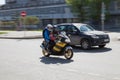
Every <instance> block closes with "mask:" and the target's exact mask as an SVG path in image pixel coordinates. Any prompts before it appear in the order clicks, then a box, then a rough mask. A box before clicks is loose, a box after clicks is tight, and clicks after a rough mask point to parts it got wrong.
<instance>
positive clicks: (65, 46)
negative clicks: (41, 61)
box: [40, 32, 73, 59]
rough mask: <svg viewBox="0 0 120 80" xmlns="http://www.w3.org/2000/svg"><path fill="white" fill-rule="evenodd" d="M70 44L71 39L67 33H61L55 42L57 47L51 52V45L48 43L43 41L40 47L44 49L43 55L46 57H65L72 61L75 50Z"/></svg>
mask: <svg viewBox="0 0 120 80" xmlns="http://www.w3.org/2000/svg"><path fill="white" fill-rule="evenodd" d="M69 43H70V39H69V37H68V36H67V35H66V33H65V32H61V33H60V34H59V35H58V38H57V39H56V40H55V45H54V46H53V47H52V49H51V50H50V49H49V48H48V46H49V44H48V43H47V42H46V41H43V42H42V44H41V46H40V47H41V48H42V53H43V55H44V56H45V57H49V56H50V55H55V56H64V57H65V58H66V59H71V58H72V57H73V49H72V47H71V46H70V45H69Z"/></svg>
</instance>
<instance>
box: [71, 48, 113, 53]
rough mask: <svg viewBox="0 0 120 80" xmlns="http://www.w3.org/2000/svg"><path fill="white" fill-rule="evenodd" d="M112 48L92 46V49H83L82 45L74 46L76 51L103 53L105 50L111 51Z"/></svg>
mask: <svg viewBox="0 0 120 80" xmlns="http://www.w3.org/2000/svg"><path fill="white" fill-rule="evenodd" d="M111 50H112V48H106V47H105V48H98V47H92V48H91V49H90V50H83V49H82V48H81V47H76V46H74V47H73V51H74V52H85V53H94V54H95V53H96V54H97V53H103V52H108V51H111Z"/></svg>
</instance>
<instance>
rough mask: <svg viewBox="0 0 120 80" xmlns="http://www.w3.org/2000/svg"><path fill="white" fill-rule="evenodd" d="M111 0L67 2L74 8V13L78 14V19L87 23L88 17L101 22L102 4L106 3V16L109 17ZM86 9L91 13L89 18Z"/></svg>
mask: <svg viewBox="0 0 120 80" xmlns="http://www.w3.org/2000/svg"><path fill="white" fill-rule="evenodd" d="M110 1H111V0H66V2H67V3H68V4H69V5H70V6H72V10H73V12H76V13H77V14H78V17H80V20H81V21H85V19H86V17H90V18H91V19H94V20H97V21H98V20H100V17H101V4H102V2H104V4H105V7H106V13H105V14H106V15H107V16H108V14H109V13H108V8H109V3H110ZM85 7H89V8H87V10H88V12H89V16H86V14H88V12H86V9H85Z"/></svg>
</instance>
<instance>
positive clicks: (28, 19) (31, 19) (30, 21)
mask: <svg viewBox="0 0 120 80" xmlns="http://www.w3.org/2000/svg"><path fill="white" fill-rule="evenodd" d="M20 19H21V21H22V22H23V23H24V24H26V25H36V24H38V23H39V18H37V17H35V16H27V17H24V18H23V17H22V18H20Z"/></svg>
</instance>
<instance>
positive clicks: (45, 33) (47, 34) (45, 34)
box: [43, 24, 53, 50]
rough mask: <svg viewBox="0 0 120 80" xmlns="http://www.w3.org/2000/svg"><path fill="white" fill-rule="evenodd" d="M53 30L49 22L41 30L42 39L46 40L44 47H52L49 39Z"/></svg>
mask: <svg viewBox="0 0 120 80" xmlns="http://www.w3.org/2000/svg"><path fill="white" fill-rule="evenodd" d="M52 32H53V26H52V25H51V24H48V25H47V26H46V28H45V29H44V30H43V38H44V41H45V42H46V45H45V46H46V49H49V50H51V49H52V46H53V44H51V43H52V41H51V37H50V35H51V33H52Z"/></svg>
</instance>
